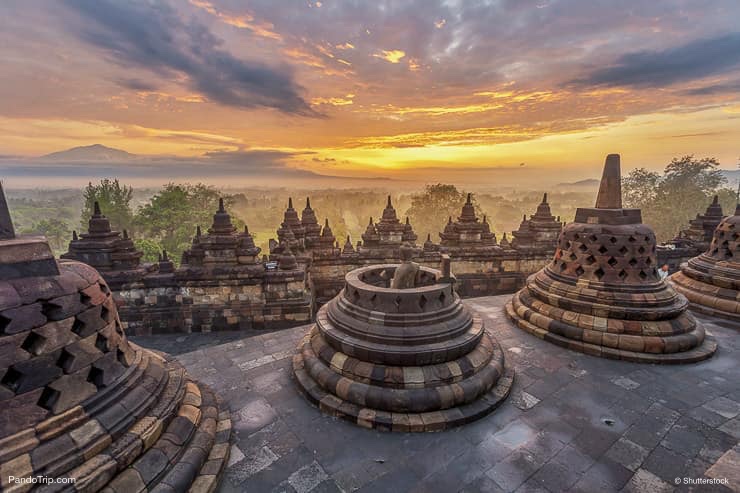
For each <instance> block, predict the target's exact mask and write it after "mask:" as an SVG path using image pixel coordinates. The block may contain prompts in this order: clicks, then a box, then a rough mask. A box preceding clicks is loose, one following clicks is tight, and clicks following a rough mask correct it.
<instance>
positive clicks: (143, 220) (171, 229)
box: [136, 183, 243, 261]
mask: <svg viewBox="0 0 740 493" xmlns="http://www.w3.org/2000/svg"><path fill="white" fill-rule="evenodd" d="M220 196H221V194H220V193H219V191H218V190H216V189H215V188H213V187H209V186H206V185H203V184H201V183H199V184H197V185H189V184H174V183H169V184H167V185H165V187H164V188H163V189H162V190H161V191H160V192H158V193H157V194H155V195H154V196H153V197H152V198H151V199H150V200H149V202H148V203H146V204H144V205H143V206H142V207H141V208H140V209H139V211H138V213H137V215H136V227H137V231H140V232H141V233H142V234H143V235H144V236H145V237H147V238H149V239H152V240H155V241H156V242H157V244H158V245H159V246H160V249H164V250H167V252H168V253H169V254H170V258H172V259H173V260H174V261H177V260H178V259H179V258H180V256H181V254H182V252H183V251H185V250H186V249H188V248H189V247H190V244H191V241H192V238H193V236H194V235H195V230H196V227H197V226H201V228H202V229H203V232H204V233H205V231H206V230H207V229H208V228H209V227H210V226H211V223H212V222H213V213H214V212H215V211H216V210H217V209H218V199H219V197H220ZM223 198H224V203H225V205H226V207H227V208H228V207H230V206H231V203H232V202H233V199H232V197H230V196H224V197H223ZM232 222H233V223H234V225H235V226H236V227H237V228H239V227H242V226H243V223H242V222H241V221H240V220H238V219H236V218H234V217H233V216H232Z"/></svg>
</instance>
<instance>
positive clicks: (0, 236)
mask: <svg viewBox="0 0 740 493" xmlns="http://www.w3.org/2000/svg"><path fill="white" fill-rule="evenodd" d="M13 238H15V228H14V227H13V220H12V219H11V218H10V209H8V202H7V201H6V200H5V192H4V191H3V184H2V183H0V240H12V239H13Z"/></svg>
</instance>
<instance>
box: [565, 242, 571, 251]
mask: <svg viewBox="0 0 740 493" xmlns="http://www.w3.org/2000/svg"><path fill="white" fill-rule="evenodd" d="M565 248H566V249H567V248H570V242H569V241H566V242H565Z"/></svg>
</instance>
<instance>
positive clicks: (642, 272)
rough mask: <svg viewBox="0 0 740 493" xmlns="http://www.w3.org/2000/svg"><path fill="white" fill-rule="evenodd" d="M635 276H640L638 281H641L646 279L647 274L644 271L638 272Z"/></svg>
mask: <svg viewBox="0 0 740 493" xmlns="http://www.w3.org/2000/svg"><path fill="white" fill-rule="evenodd" d="M637 275H638V276H640V279H642V280H643V281H644V280H645V279H647V277H648V275H647V273H646V272H645V271H644V270H640V272H639V274H637Z"/></svg>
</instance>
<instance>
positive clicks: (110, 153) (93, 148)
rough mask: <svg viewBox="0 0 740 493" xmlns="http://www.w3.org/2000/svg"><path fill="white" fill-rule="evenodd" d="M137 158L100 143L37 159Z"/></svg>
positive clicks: (102, 160) (94, 160)
mask: <svg viewBox="0 0 740 493" xmlns="http://www.w3.org/2000/svg"><path fill="white" fill-rule="evenodd" d="M134 159H138V156H136V155H135V154H131V153H130V152H126V151H122V150H121V149H114V148H112V147H106V146H104V145H102V144H93V145H89V146H82V147H73V148H72V149H67V150H66V151H59V152H52V153H51V154H46V155H45V156H41V157H40V158H39V160H41V161H47V162H69V161H80V162H121V161H131V160H134Z"/></svg>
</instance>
